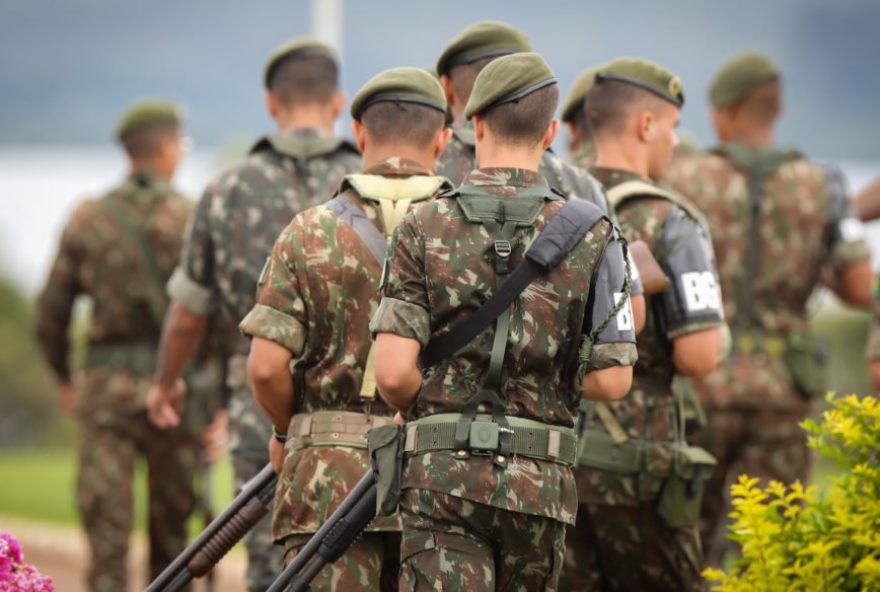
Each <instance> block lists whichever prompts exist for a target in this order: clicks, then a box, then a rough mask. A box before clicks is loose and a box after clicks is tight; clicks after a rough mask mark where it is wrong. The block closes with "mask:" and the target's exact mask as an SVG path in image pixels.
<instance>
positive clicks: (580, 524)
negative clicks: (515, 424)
mask: <svg viewBox="0 0 880 592" xmlns="http://www.w3.org/2000/svg"><path fill="white" fill-rule="evenodd" d="M592 174H593V175H594V176H595V177H596V178H597V179H598V180H599V181H600V182H601V183H602V184H603V185H604V186H605V188H606V189H607V190H610V189H611V188H613V187H615V186H616V185H618V184H620V183H624V182H627V181H642V182H645V183H649V184H650V183H651V181H650V180H648V179H645V178H643V177H640V176H639V175H636V174H634V173H630V172H627V171H622V170H615V169H604V168H594V169H592ZM681 202H682V204H687V201H686V200H684V199H683V198H681ZM685 207H688V206H687V205H685ZM693 213H695V210H693V209H691V208H690V207H688V209H687V210H685V209H683V208H682V207H679V206H677V205H675V204H674V203H672V202H670V201H668V200H665V199H660V198H656V197H655V198H651V197H649V196H645V197H640V198H638V199H633V200H629V201H625V202H623V203H622V204H620V205H618V206H617V214H618V219H619V220H620V224H621V230H622V231H623V234H624V236H625V237H626V238H627V240H629V241H635V240H642V241H644V242H645V243H646V244H647V245H648V247H649V248H650V249H651V252H652V254H653V255H654V257H655V258H656V259H657V261H658V263H659V264H660V266H661V267H662V268H663V270H664V272H665V273H666V275H667V276H668V277H669V279H670V288H669V289H668V290H667V291H666V292H664V293H662V294H658V295H652V296H649V297H648V302H647V311H648V315H647V320H646V324H645V329H644V330H643V331H642V333H640V334H639V338H638V355H639V361H638V364H636V367H635V370H634V374H633V386H632V390H631V391H630V392H629V393H628V394H627V395H626V396H625V397H624V398H623V399H620V400H619V401H613V402H610V403H607V406H608V408H609V409H610V410H611V412H612V413H613V414H614V417H615V418H616V419H617V420H618V422H619V423H620V425H621V427H622V428H623V429H624V431H625V432H626V435H627V437H629V438H631V439H634V440H644V441H651V442H662V443H671V442H673V441H675V440H676V439H678V438H680V437H681V436H680V435H679V434H678V422H679V417H678V413H677V411H676V402H675V398H674V397H673V392H672V379H673V375H674V373H675V366H674V363H673V361H672V349H671V341H670V340H672V339H675V338H677V337H682V336H684V335H688V334H691V333H696V332H699V331H703V330H707V329H712V328H716V327H719V326H720V325H721V324H722V322H723V318H722V313H721V308H720V302H719V301H718V292H717V284H716V283H715V282H714V281H713V282H712V284H713V285H712V288H711V289H712V290H713V291H714V294H712V295H709V296H707V297H706V298H703V299H702V300H703V301H706V302H714V304H715V306H714V308H712V307H708V308H705V309H704V308H702V307H697V308H698V309H695V308H692V307H691V306H690V304H689V303H690V301H691V298H690V297H689V295H688V293H687V289H688V288H687V287H686V284H685V282H684V278H685V277H686V274H690V273H698V274H704V273H709V274H711V275H712V277H713V278H716V277H717V275H716V272H715V267H714V255H713V253H712V245H711V242H710V236H709V232H708V229H707V228H706V227H705V224H704V222H703V221H702V220H698V219H694V218H692V217H691V214H693ZM684 253H688V256H686V257H682V256H681V255H682V254H684ZM683 286H684V290H681V289H680V288H681V287H683ZM712 296H714V301H713V300H712ZM673 311H675V312H673ZM586 426H587V428H588V429H591V430H597V431H601V432H604V431H606V428H605V427H604V426H603V424H602V422H601V421H600V418H599V417H598V416H597V415H596V414H594V415H593V416H592V417H590V419H589V420H588V421H587V424H586ZM666 450H667V449H664V448H654V452H653V453H652V454H650V455H648V459H647V462H646V466H645V467H644V469H643V472H641V473H637V474H627V473H621V472H613V471H606V470H601V469H598V468H594V467H588V466H582V467H578V468H576V469H575V478H576V479H577V486H578V502H579V504H580V506H579V510H578V521H577V526H576V527H575V528H574V529H572V530H571V531H569V533H568V535H567V538H566V545H567V546H568V549H569V551H568V554H569V556H570V557H571V560H570V561H568V562H567V564H566V568H565V570H564V571H563V576H562V582H563V584H564V585H565V586H566V587H567V588H568V589H573V590H655V589H656V590H667V589H668V590H696V589H699V582H700V581H701V579H700V575H699V572H700V568H701V561H702V558H701V552H700V546H699V538H698V536H697V528H696V526H694V527H690V528H681V529H673V528H671V527H669V526H668V525H666V523H665V522H663V521H662V520H661V519H660V518H658V517H656V516H653V515H654V514H656V510H655V505H656V503H657V498H658V495H659V493H660V489H661V487H662V485H663V479H664V477H663V476H661V475H664V473H666V472H668V468H669V462H670V456H669V454H668V452H667V453H666V454H664V451H666ZM655 475H656V476H655ZM647 514H651V516H648V515H647ZM596 517H598V518H596ZM594 518H596V521H595V522H594ZM630 520H633V522H629V521H630ZM646 522H648V523H651V524H652V527H651V528H652V531H649V532H644V531H642V529H640V528H637V526H638V525H639V524H642V523H646ZM583 533H595V534H596V536H603V537H605V536H608V537H610V538H602V541H603V543H604V544H602V545H595V544H591V543H590V539H589V537H586V536H584V534H583ZM656 545H665V547H666V548H663V549H656V548H654V547H655V546H656ZM681 549H683V550H684V551H683V553H684V556H685V557H687V558H688V561H684V562H677V561H672V560H671V559H670V558H674V557H676V556H677V553H679V550H681ZM694 558H695V559H694ZM673 567H674V568H675V570H676V573H674V574H673V573H668V572H669V571H670V569H672V568H673ZM597 569H598V570H599V573H590V572H591V571H592V570H597ZM615 574H625V576H618V575H615ZM616 578H620V579H619V581H620V582H621V584H619V585H618V583H617V582H618V579H616ZM626 578H631V579H629V580H627V579H626ZM632 581H638V582H641V583H640V585H637V586H629V585H628V584H627V582H632ZM588 583H589V586H588ZM682 583H687V585H681V586H679V584H682Z"/></svg>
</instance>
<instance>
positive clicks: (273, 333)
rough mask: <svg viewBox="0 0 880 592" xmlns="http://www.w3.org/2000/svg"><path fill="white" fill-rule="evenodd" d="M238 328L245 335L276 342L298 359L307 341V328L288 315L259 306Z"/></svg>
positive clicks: (248, 314) (252, 310)
mask: <svg viewBox="0 0 880 592" xmlns="http://www.w3.org/2000/svg"><path fill="white" fill-rule="evenodd" d="M238 328H239V329H240V330H241V332H242V333H244V334H245V335H249V336H250V337H259V338H261V339H267V340H269V341H274V342H275V343H277V344H278V345H281V346H282V347H285V348H287V349H288V350H290V352H291V353H292V354H293V355H294V357H298V356H300V355H302V351H303V347H304V345H305V341H306V328H305V326H304V325H303V324H302V323H301V322H299V321H298V320H296V319H295V318H293V317H292V316H290V315H288V314H284V313H283V312H281V311H279V310H276V309H274V308H271V307H269V306H266V305H265V304H257V305H256V306H254V308H253V309H251V311H250V312H249V313H247V315H246V316H245V317H244V319H243V320H242V321H241V323H240V324H239V325H238Z"/></svg>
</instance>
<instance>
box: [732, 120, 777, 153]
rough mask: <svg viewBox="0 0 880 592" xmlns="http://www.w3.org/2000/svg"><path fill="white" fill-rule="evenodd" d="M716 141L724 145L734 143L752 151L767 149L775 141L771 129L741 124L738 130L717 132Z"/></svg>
mask: <svg viewBox="0 0 880 592" xmlns="http://www.w3.org/2000/svg"><path fill="white" fill-rule="evenodd" d="M718 140H720V141H721V142H724V143H736V144H742V145H744V146H748V147H749V148H752V149H754V150H761V149H763V148H769V147H770V146H772V145H773V144H774V142H775V141H776V136H775V134H774V131H773V128H772V127H766V126H763V125H747V124H743V125H742V126H741V127H740V129H735V130H731V131H728V132H725V131H724V130H718Z"/></svg>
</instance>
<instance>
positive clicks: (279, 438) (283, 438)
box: [272, 425, 287, 444]
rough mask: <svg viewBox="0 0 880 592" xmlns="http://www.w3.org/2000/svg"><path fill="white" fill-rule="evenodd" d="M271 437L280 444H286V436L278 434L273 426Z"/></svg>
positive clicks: (281, 433)
mask: <svg viewBox="0 0 880 592" xmlns="http://www.w3.org/2000/svg"><path fill="white" fill-rule="evenodd" d="M272 437H273V438H275V439H276V440H277V441H279V442H281V443H282V444H286V443H287V434H286V433H284V432H279V431H278V428H276V427H275V426H274V425H273V426H272Z"/></svg>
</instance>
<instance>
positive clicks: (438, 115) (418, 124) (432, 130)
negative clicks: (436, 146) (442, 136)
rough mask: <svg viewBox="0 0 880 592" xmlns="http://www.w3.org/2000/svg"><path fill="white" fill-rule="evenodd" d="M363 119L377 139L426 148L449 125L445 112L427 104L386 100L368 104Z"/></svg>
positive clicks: (366, 126)
mask: <svg viewBox="0 0 880 592" xmlns="http://www.w3.org/2000/svg"><path fill="white" fill-rule="evenodd" d="M361 123H363V124H364V127H365V128H366V130H367V133H368V134H369V135H370V137H371V138H373V139H374V140H375V141H376V142H380V143H391V142H395V143H405V144H409V145H412V146H417V147H419V148H424V147H425V146H427V145H428V144H430V143H431V141H433V139H434V138H435V137H436V135H437V133H438V132H439V131H440V130H441V129H442V128H443V127H445V125H446V114H445V113H443V112H441V111H438V110H437V109H434V108H432V107H427V106H425V105H418V104H416V103H406V102H398V103H395V102H391V101H383V102H381V103H375V104H373V105H370V106H369V107H367V109H366V111H364V112H363V113H362V114H361Z"/></svg>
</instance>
